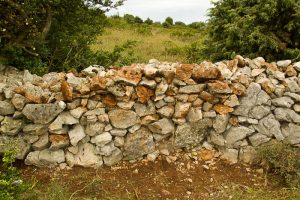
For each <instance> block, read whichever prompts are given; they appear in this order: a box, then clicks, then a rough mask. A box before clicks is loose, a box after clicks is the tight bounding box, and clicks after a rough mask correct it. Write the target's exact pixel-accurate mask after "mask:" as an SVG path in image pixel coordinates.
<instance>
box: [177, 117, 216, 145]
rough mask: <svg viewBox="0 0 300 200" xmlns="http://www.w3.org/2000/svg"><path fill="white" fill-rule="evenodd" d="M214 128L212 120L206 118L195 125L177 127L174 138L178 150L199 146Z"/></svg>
mask: <svg viewBox="0 0 300 200" xmlns="http://www.w3.org/2000/svg"><path fill="white" fill-rule="evenodd" d="M211 126H212V120H210V119H208V118H204V119H202V120H200V121H198V122H195V123H189V124H183V125H180V126H178V127H177V129H176V132H175V138H174V146H175V147H176V148H183V147H186V148H192V147H194V146H197V145H199V144H200V143H201V142H202V141H203V139H204V138H205V136H206V135H207V133H208V129H209V127H211Z"/></svg>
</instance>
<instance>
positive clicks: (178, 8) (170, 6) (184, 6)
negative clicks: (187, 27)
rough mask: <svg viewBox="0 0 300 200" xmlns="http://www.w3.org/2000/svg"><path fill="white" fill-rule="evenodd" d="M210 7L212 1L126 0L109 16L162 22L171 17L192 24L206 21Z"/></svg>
mask: <svg viewBox="0 0 300 200" xmlns="http://www.w3.org/2000/svg"><path fill="white" fill-rule="evenodd" d="M210 7H211V3H210V0H126V1H125V2H124V5H123V6H121V7H119V8H118V9H117V10H112V11H111V12H110V13H109V15H112V14H119V15H120V16H123V15H124V14H132V15H135V16H139V17H141V18H142V19H143V20H145V19H147V17H149V18H150V19H152V20H154V21H160V22H163V21H164V20H165V19H166V17H169V16H170V17H172V18H173V19H174V21H182V22H184V23H191V22H197V21H205V20H206V19H207V16H206V15H207V9H208V8H210Z"/></svg>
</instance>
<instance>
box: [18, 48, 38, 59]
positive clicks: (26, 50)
mask: <svg viewBox="0 0 300 200" xmlns="http://www.w3.org/2000/svg"><path fill="white" fill-rule="evenodd" d="M22 49H23V50H24V51H25V52H26V53H28V54H30V55H32V56H35V57H38V56H39V54H38V53H34V52H32V51H29V50H28V49H26V47H22Z"/></svg>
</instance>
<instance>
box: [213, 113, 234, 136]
mask: <svg viewBox="0 0 300 200" xmlns="http://www.w3.org/2000/svg"><path fill="white" fill-rule="evenodd" d="M229 117H230V116H229V114H225V115H217V117H216V119H215V120H214V122H213V128H214V129H215V131H216V132H217V133H223V132H224V131H225V130H226V127H227V124H228V122H229Z"/></svg>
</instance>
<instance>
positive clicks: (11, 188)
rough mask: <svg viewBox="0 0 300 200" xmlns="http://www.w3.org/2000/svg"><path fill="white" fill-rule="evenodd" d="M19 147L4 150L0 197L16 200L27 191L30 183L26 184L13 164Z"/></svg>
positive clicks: (6, 199) (0, 177)
mask: <svg viewBox="0 0 300 200" xmlns="http://www.w3.org/2000/svg"><path fill="white" fill-rule="evenodd" d="M17 152H18V149H17V148H15V147H11V148H10V149H8V150H6V151H4V154H3V158H2V162H3V164H2V168H3V169H2V170H1V171H0V199H1V200H14V199H16V198H18V197H19V196H20V194H22V193H23V192H25V191H26V190H27V189H28V188H29V185H27V184H25V183H24V182H23V181H22V180H21V179H20V176H19V171H18V170H17V169H16V168H15V167H14V166H13V163H14V162H15V160H16V155H17Z"/></svg>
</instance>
